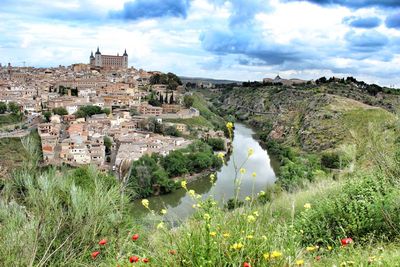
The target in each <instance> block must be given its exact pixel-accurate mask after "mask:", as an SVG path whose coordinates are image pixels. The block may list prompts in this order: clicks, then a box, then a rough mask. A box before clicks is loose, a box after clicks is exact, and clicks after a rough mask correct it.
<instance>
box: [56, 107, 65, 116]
mask: <svg viewBox="0 0 400 267" xmlns="http://www.w3.org/2000/svg"><path fill="white" fill-rule="evenodd" d="M53 113H54V114H56V115H60V116H64V115H68V111H67V110H66V109H65V108H64V107H59V108H53Z"/></svg>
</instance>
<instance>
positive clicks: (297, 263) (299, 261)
mask: <svg viewBox="0 0 400 267" xmlns="http://www.w3.org/2000/svg"><path fill="white" fill-rule="evenodd" d="M296 265H297V266H303V265H304V260H297V261H296Z"/></svg>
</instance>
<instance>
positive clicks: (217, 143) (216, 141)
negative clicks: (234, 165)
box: [207, 138, 225, 151]
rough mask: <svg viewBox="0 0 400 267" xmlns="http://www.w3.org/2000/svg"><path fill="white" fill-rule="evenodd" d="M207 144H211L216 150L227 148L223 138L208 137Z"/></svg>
mask: <svg viewBox="0 0 400 267" xmlns="http://www.w3.org/2000/svg"><path fill="white" fill-rule="evenodd" d="M207 144H209V145H210V146H211V147H212V149H213V150H214V151H221V150H225V142H224V139H222V138H208V140H207Z"/></svg>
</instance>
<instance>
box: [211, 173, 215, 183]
mask: <svg viewBox="0 0 400 267" xmlns="http://www.w3.org/2000/svg"><path fill="white" fill-rule="evenodd" d="M210 182H211V183H212V184H213V183H214V182H215V174H211V175H210Z"/></svg>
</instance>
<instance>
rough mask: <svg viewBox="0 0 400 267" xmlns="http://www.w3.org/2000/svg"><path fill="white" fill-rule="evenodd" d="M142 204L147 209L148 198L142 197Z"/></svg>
mask: <svg viewBox="0 0 400 267" xmlns="http://www.w3.org/2000/svg"><path fill="white" fill-rule="evenodd" d="M142 205H143V206H144V207H145V208H146V209H148V208H149V200H148V199H142Z"/></svg>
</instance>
